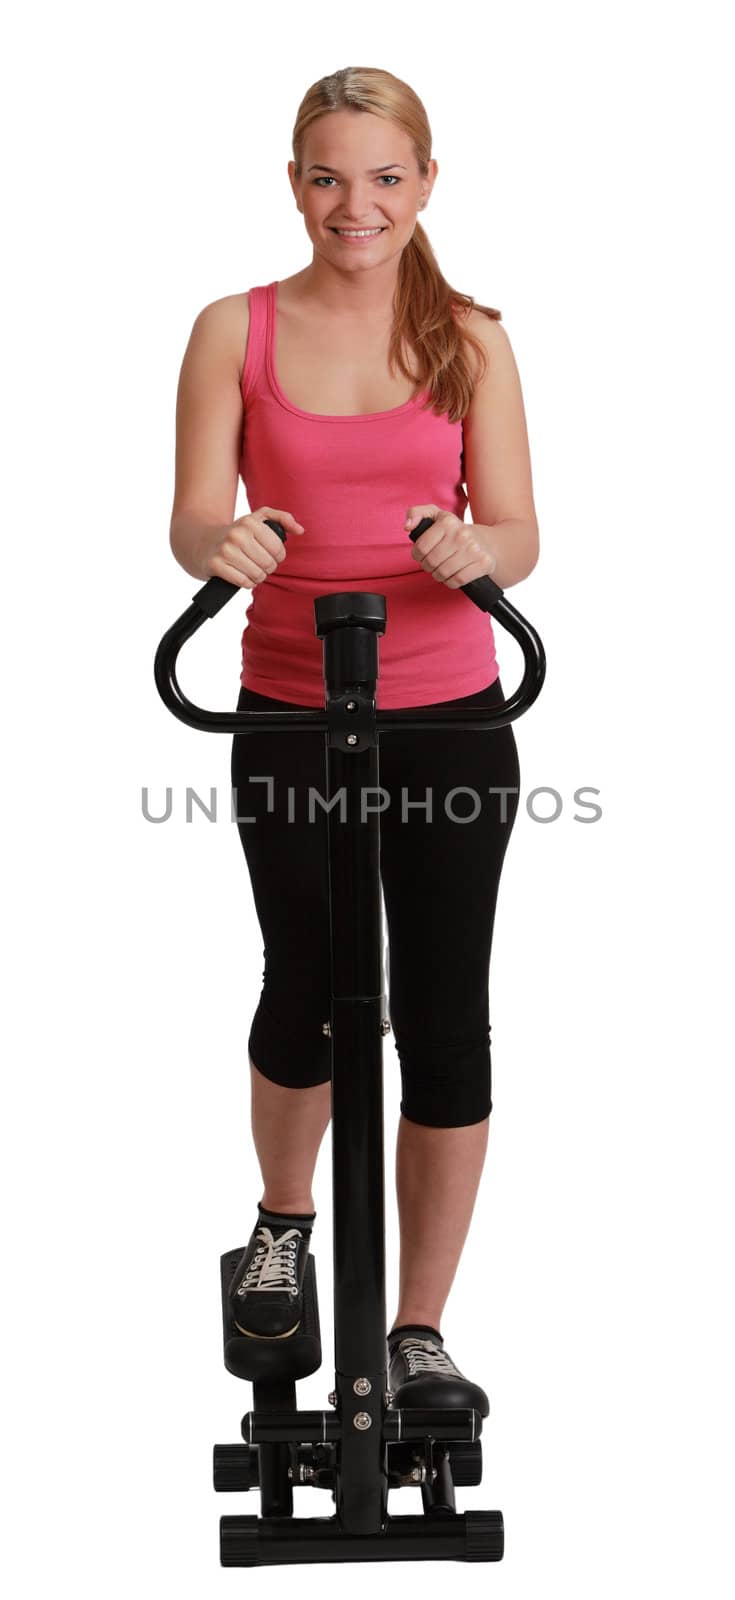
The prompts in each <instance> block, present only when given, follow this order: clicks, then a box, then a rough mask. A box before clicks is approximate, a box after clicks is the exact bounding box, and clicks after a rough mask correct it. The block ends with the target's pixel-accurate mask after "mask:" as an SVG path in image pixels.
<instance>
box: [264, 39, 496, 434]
mask: <svg viewBox="0 0 735 1600" xmlns="http://www.w3.org/2000/svg"><path fill="white" fill-rule="evenodd" d="M344 106H352V107H354V109H355V110H357V111H369V112H372V114H373V115H374V116H377V117H386V118H388V119H389V120H390V121H391V122H395V123H397V124H398V126H399V127H400V128H402V129H403V131H404V133H407V134H408V136H409V138H410V139H411V141H412V144H413V149H414V154H415V156H416V161H417V163H418V168H419V171H420V172H421V173H422V174H423V175H424V177H425V176H427V174H428V170H429V167H428V163H429V160H430V158H431V128H430V126H429V119H428V117H427V115H426V112H425V110H424V107H423V105H422V102H421V101H420V100H419V97H418V95H417V94H415V93H414V91H413V89H412V88H411V87H410V85H409V84H407V83H404V82H403V80H402V79H401V78H396V77H394V76H393V73H392V72H385V71H383V70H382V68H380V67H342V68H341V69H340V71H339V72H330V73H328V74H327V76H326V77H324V78H320V79H319V80H318V82H317V83H313V84H312V85H311V88H310V89H307V91H306V94H305V95H304V98H303V100H302V101H301V104H300V106H299V109H298V115H297V117H296V122H295V124H294V129H293V136H292V148H293V156H294V167H295V176H296V177H297V178H301V177H302V175H303V165H302V162H303V151H304V140H305V137H306V132H307V129H308V128H310V127H311V124H312V123H313V122H316V121H317V119H318V118H319V117H323V116H325V115H326V113H327V112H329V111H340V110H341V109H342V108H343V107H344ZM473 309H474V310H477V311H482V312H484V313H485V316H487V317H491V318H494V319H495V320H496V321H500V317H501V313H500V312H499V311H495V310H494V309H493V308H492V306H480V305H478V306H476V305H475V301H474V299H473V296H472V295H468V294H462V293H461V291H460V290H459V289H453V288H452V286H451V284H449V283H447V280H446V278H445V277H444V276H443V274H442V272H441V270H440V267H439V263H438V261H437V259H436V256H435V255H434V251H433V250H432V248H431V245H430V243H429V240H428V237H427V235H426V233H425V232H424V229H423V228H422V226H421V223H420V222H419V221H418V220H417V222H416V226H415V228H414V231H413V235H412V237H411V239H409V242H408V244H407V245H406V246H405V248H404V250H403V251H402V253H401V259H400V263H399V267H398V282H397V284H396V292H395V296H394V300H393V327H392V330H391V338H390V344H389V350H388V360H389V365H390V369H391V371H394V370H395V368H396V367H398V368H400V370H401V372H403V373H404V374H405V376H406V377H407V378H413V377H414V376H415V373H414V372H413V371H411V370H410V369H409V368H408V367H407V365H406V363H405V361H404V359H403V350H404V348H405V347H407V348H408V349H409V350H413V351H414V352H415V354H416V357H417V368H418V381H419V384H420V387H421V389H427V390H428V391H429V394H430V401H429V404H430V406H431V407H432V408H433V410H434V411H435V412H436V413H437V414H438V415H441V414H442V413H443V412H446V413H447V415H448V417H449V421H450V422H459V421H460V419H461V418H462V417H464V416H465V415H466V412H467V409H468V407H469V403H470V400H471V398H472V391H473V388H474V385H475V383H476V381H477V376H478V374H477V373H474V374H473V370H472V362H471V357H470V352H469V347H470V346H471V347H472V348H473V349H474V350H475V352H476V353H477V356H478V358H479V362H480V368H481V371H482V374H483V375H484V373H485V370H486V368H487V356H486V352H485V349H484V347H483V346H482V344H481V343H480V341H479V340H478V339H477V338H475V337H474V335H473V334H471V333H469V332H468V330H467V329H466V328H464V327H462V326H461V325H460V321H459V320H458V319H459V317H466V316H467V315H469V312H470V311H472V310H473Z"/></svg>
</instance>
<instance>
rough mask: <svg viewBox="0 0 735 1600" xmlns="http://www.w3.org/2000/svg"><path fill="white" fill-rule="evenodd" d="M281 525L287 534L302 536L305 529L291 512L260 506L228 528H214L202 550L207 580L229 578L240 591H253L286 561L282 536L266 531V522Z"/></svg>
mask: <svg viewBox="0 0 735 1600" xmlns="http://www.w3.org/2000/svg"><path fill="white" fill-rule="evenodd" d="M266 517H270V518H271V521H273V522H280V523H281V526H282V528H283V530H284V532H285V533H287V534H288V533H298V534H302V533H303V532H304V529H303V528H302V526H301V523H300V522H297V521H296V518H295V517H293V516H292V515H291V512H290V511H276V510H274V508H273V507H272V506H260V508H259V510H258V511H249V512H248V513H247V515H246V516H244V517H238V518H237V521H236V522H232V523H230V525H229V527H227V528H221V527H220V528H213V529H212V530H211V534H210V538H209V541H208V543H205V544H204V546H203V547H202V548H201V563H202V568H203V571H204V575H205V577H207V578H226V579H227V582H228V583H235V584H237V586H238V588H239V589H253V588H254V587H255V585H256V584H258V583H262V582H263V579H264V578H267V577H268V575H269V573H271V572H275V570H276V567H277V566H278V563H279V561H283V560H285V556H286V547H285V545H284V542H283V540H282V539H281V537H280V534H277V533H274V532H273V529H272V528H267V527H266V525H265V518H266Z"/></svg>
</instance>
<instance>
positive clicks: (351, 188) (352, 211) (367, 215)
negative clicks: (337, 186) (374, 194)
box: [339, 183, 373, 228]
mask: <svg viewBox="0 0 735 1600" xmlns="http://www.w3.org/2000/svg"><path fill="white" fill-rule="evenodd" d="M372 206H373V201H372V198H371V197H370V195H369V193H368V191H367V190H366V189H365V188H363V187H362V185H361V184H359V183H354V184H352V185H350V184H346V185H345V188H344V191H343V195H342V201H341V203H340V207H339V216H340V217H341V218H342V219H343V221H344V222H349V223H350V225H351V226H352V227H353V228H369V227H370V226H371V209H372Z"/></svg>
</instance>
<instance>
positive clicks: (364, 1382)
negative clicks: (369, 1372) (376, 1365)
mask: <svg viewBox="0 0 735 1600" xmlns="http://www.w3.org/2000/svg"><path fill="white" fill-rule="evenodd" d="M372 1387H373V1386H372V1384H371V1382H370V1379H369V1378H355V1381H354V1383H353V1385H352V1388H353V1390H354V1392H355V1394H369V1393H370V1390H371V1389H372Z"/></svg>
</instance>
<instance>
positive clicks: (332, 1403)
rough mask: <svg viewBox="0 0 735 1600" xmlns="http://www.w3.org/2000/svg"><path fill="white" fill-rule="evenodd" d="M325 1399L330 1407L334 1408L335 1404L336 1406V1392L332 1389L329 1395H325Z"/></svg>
mask: <svg viewBox="0 0 735 1600" xmlns="http://www.w3.org/2000/svg"><path fill="white" fill-rule="evenodd" d="M327 1399H328V1401H329V1404H330V1406H336V1404H337V1390H336V1389H333V1390H332V1392H331V1394H328V1395H327Z"/></svg>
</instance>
